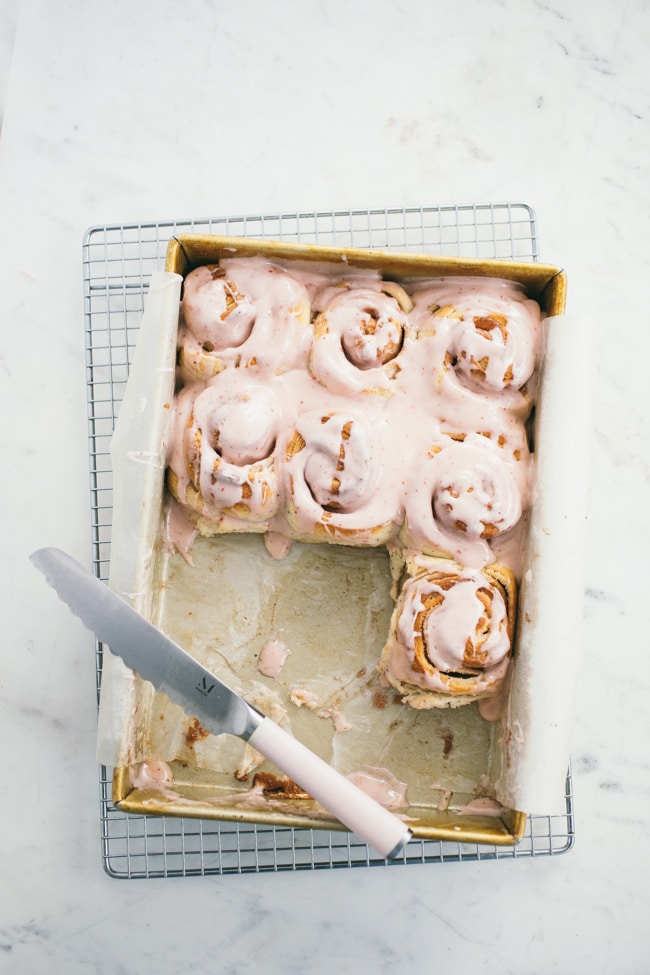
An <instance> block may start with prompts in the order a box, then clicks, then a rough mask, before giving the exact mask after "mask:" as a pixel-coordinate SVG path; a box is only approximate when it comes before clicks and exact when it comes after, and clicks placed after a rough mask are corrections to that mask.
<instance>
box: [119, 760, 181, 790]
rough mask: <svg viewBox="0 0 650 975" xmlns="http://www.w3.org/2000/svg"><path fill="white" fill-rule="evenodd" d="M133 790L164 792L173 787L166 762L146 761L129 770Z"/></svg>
mask: <svg viewBox="0 0 650 975" xmlns="http://www.w3.org/2000/svg"><path fill="white" fill-rule="evenodd" d="M129 776H130V778H131V785H132V786H133V788H134V789H147V790H151V789H153V790H154V791H159V792H165V791H167V790H168V789H169V788H171V786H173V785H174V774H173V772H172V770H171V768H170V767H169V765H168V764H167V763H166V762H158V761H148V762H142V763H141V764H140V765H132V766H131V767H130V768H129Z"/></svg>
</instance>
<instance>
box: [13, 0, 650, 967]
mask: <svg viewBox="0 0 650 975" xmlns="http://www.w3.org/2000/svg"><path fill="white" fill-rule="evenodd" d="M14 14H15V17H14ZM14 20H15V22H16V34H15V45H14V48H13V60H12V61H11V69H10V71H9V70H8V63H9V62H8V60H7V58H6V57H4V62H3V70H5V75H6V83H5V81H4V80H3V84H2V88H0V91H1V92H2V93H3V94H4V95H5V96H6V105H5V106H4V112H3V128H2V135H1V142H0V219H1V229H2V233H1V239H0V281H1V287H0V321H1V322H2V336H3V338H2V344H1V346H0V364H1V369H2V382H1V383H0V390H1V392H0V395H1V396H2V407H1V414H0V415H1V416H2V428H1V429H2V450H3V458H4V463H3V467H4V476H3V478H2V511H3V546H2V562H3V578H4V590H5V597H4V599H3V621H4V639H3V651H2V661H3V662H2V670H1V677H0V694H1V702H2V704H1V707H0V727H1V729H2V732H1V740H2V782H3V802H2V806H1V808H2V813H1V815H0V822H2V831H1V833H0V850H1V856H2V859H1V861H0V876H1V877H2V890H3V896H2V908H1V910H0V971H1V972H12V973H13V972H21V973H22V972H35V971H39V970H41V968H42V967H44V965H45V964H46V963H47V964H48V966H49V970H51V971H55V972H59V971H61V972H63V971H65V972H67V973H68V975H76V973H82V972H83V973H86V972H100V971H101V972H104V971H110V972H114V973H126V972H129V973H145V972H151V971H156V972H157V973H159V975H168V973H169V975H171V973H180V972H206V971H219V972H222V973H237V975H240V973H241V975H243V973H249V972H250V973H252V972H262V971H264V972H283V973H293V972H295V973H299V972H300V973H301V972H305V971H309V972H326V971H330V969H331V967H332V966H335V967H336V968H338V969H339V970H341V971H343V972H347V971H350V972H352V971H360V972H363V971H371V970H375V971H380V972H388V971H399V972H410V971H413V972H414V971H418V970H420V968H423V969H424V968H426V970H429V969H433V968H434V967H438V966H440V965H444V967H445V968H446V969H447V968H450V969H452V970H455V971H467V972H478V971H480V972H483V973H495V975H496V973H499V975H501V973H505V972H513V973H514V972H516V973H518V975H522V973H573V972H591V973H601V972H602V973H606V972H612V971H617V972H623V973H626V975H631V973H645V972H648V971H649V970H650V959H649V957H648V955H649V953H650V952H649V949H650V937H649V935H648V922H647V903H648V895H649V893H650V892H649V890H648V874H649V867H650V843H649V841H648V834H647V824H648V804H649V802H650V760H649V759H648V743H649V742H650V721H649V718H648V714H649V708H648V697H649V694H650V681H649V680H648V676H647V671H646V666H647V661H646V658H647V646H646V642H647V641H646V629H647V626H646V621H647V603H648V599H647V592H646V587H647V581H648V571H647V564H648V562H647V553H648V551H650V519H649V518H648V514H647V511H648V504H649V503H650V487H649V481H650V463H649V459H650V451H649V449H648V448H649V444H648V426H647V415H648V409H647V392H646V390H647V363H648V361H649V360H650V329H649V328H648V322H647V317H648V315H647V277H648V273H649V271H650V268H649V261H648V246H647V242H648V238H649V231H650V188H649V187H650V183H649V181H648V175H647V174H648V164H649V162H650V59H649V58H648V50H649V49H650V7H649V6H648V4H647V2H645V0H623V2H621V3H618V4H614V3H612V2H610V0H591V2H587V0H580V2H570V0H555V2H553V3H548V4H547V3H545V2H541V0H520V2H514V0H510V2H505V0H485V2H482V3H479V2H474V3H470V2H467V0H454V2H451V0H432V2H430V3H422V2H416V0H403V2H401V3H388V2H385V0H379V2H376V3H371V2H369V0H366V2H362V0H345V2H343V0H330V2H328V3H301V2H299V0H284V2H283V3H282V4H281V5H278V4H267V3H263V2H260V0H249V2H247V3H242V4H236V3H224V2H221V0H213V2H207V0H205V2H202V0H187V2H185V3H183V4H180V3H171V2H170V0H160V2H153V0H152V2H146V0H141V2H139V3H137V2H136V3H133V2H132V0H112V2H111V3H100V2H98V0H90V2H87V0H69V2H67V3H65V4H62V3H49V2H47V0H25V2H22V3H14V4H9V5H7V8H6V12H5V13H3V16H2V18H0V27H1V28H2V29H3V30H4V31H5V35H7V33H9V34H11V33H12V30H13V24H14ZM10 48H11V44H10V41H9V39H8V38H7V40H6V43H5V38H3V42H2V50H3V52H4V51H5V50H6V51H9V50H10ZM499 200H524V201H526V202H529V203H531V204H532V205H533V206H534V207H535V209H536V212H537V216H538V222H539V231H540V238H541V245H542V248H541V251H542V253H541V257H542V258H543V259H547V260H549V261H552V262H556V263H560V264H562V265H564V267H565V268H566V269H567V271H568V275H569V289H570V290H569V310H570V311H571V312H572V313H574V314H576V315H577V314H580V315H585V316H587V317H588V319H589V321H590V323H591V325H592V327H593V330H594V334H595V343H596V349H597V357H598V362H599V371H598V377H597V393H596V402H595V423H594V428H595V436H594V469H593V492H592V499H591V508H590V513H589V542H588V552H587V578H586V587H587V588H586V598H585V614H584V615H585V641H584V644H585V651H584V666H583V671H582V676H581V682H580V689H579V693H578V697H577V702H576V720H575V728H574V748H573V762H574V773H575V795H576V810H577V823H576V827H577V843H576V846H575V848H574V850H573V851H572V852H571V853H569V854H568V855H566V856H563V857H557V858H554V859H545V860H522V861H517V862H502V863H487V864H459V865H444V866H430V867H408V868H403V869H402V868H400V869H383V868H378V869H373V870H365V869H359V870H352V871H345V870H344V871H337V872H321V873H318V874H311V873H297V874H282V875H275V876H274V875H266V876H255V875H247V876H241V877H239V876H234V877H228V878H209V879H208V878H206V879H200V878H199V879H191V880H161V881H141V882H124V883H119V882H117V881H114V880H111V879H109V878H108V877H107V876H105V875H104V873H103V872H102V869H101V865H100V850H99V839H98V838H99V827H98V808H97V785H96V769H95V765H94V734H95V704H94V693H93V687H94V661H93V658H92V651H91V646H90V644H89V640H88V636H87V635H86V633H85V632H84V631H83V630H82V628H81V626H80V624H77V623H76V622H75V621H74V620H73V619H72V618H71V616H70V615H69V614H68V612H67V610H66V609H64V608H63V607H62V606H60V605H59V604H58V603H57V601H56V599H55V597H53V596H52V595H50V593H49V592H48V591H46V590H45V588H44V586H43V584H42V581H41V579H40V578H39V577H37V576H36V573H35V572H34V571H33V569H32V567H31V566H30V565H29V564H28V562H27V554H28V553H29V552H30V551H32V550H33V549H34V548H36V547H38V546H40V545H44V544H54V545H58V546H60V547H62V548H65V549H67V550H68V551H70V552H71V553H72V554H73V555H76V556H77V557H78V558H80V559H81V560H82V561H85V562H86V563H88V561H89V558H90V547H89V546H90V530H89V515H88V475H87V455H86V420H85V386H84V383H85V370H84V353H83V333H82V324H83V321H82V313H83V307H82V292H81V263H80V258H81V239H82V235H83V232H84V230H85V229H86V228H87V227H88V226H90V225H92V224H95V223H105V222H121V221H133V220H139V219H143V220H152V219H153V220H155V219H162V218H167V217H185V216H205V215H216V214H227V213H232V214H238V213H244V212H246V213H259V212H276V211H278V210H283V209H288V210H293V211H295V210H296V209H301V208H305V209H308V210H311V209H315V208H321V207H325V208H331V207H342V208H347V207H349V206H356V207H359V206H362V207H366V206H371V207H372V206H385V205H389V206H390V205H402V204H406V205H411V204H421V203H464V202H482V201H499ZM582 382H583V376H582V374H581V363H580V362H576V395H580V388H581V383H582ZM567 423H571V411H570V409H568V410H567ZM567 489H568V490H570V489H571V486H570V485H567Z"/></svg>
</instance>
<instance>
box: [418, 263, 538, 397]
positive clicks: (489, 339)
mask: <svg viewBox="0 0 650 975" xmlns="http://www.w3.org/2000/svg"><path fill="white" fill-rule="evenodd" d="M413 319H414V322H415V323H416V324H417V327H418V328H419V330H421V331H422V332H425V333H426V332H439V333H441V334H442V335H443V336H444V345H445V355H444V366H445V367H446V368H447V369H448V370H451V371H452V372H453V374H455V376H456V378H457V379H458V381H459V382H460V383H461V384H462V385H464V386H466V387H467V388H469V389H471V390H474V391H476V392H479V393H482V394H484V395H488V396H493V395H496V394H503V393H504V392H508V391H517V390H520V389H521V388H522V387H523V386H524V385H525V383H527V382H528V380H529V379H530V377H531V375H532V373H533V370H534V368H535V364H536V359H537V350H538V343H539V331H540V310H539V305H538V304H537V302H535V301H530V300H529V299H527V298H526V296H525V294H524V292H523V291H522V289H521V288H520V287H519V285H517V284H515V283H513V282H511V281H501V280H494V279H493V280H490V279H486V280H485V281H482V282H481V283H480V289H479V286H478V285H477V283H476V282H475V281H469V280H467V279H464V278H457V279H443V280H441V282H440V283H439V284H437V285H435V286H434V287H432V288H427V289H426V290H423V291H421V292H420V293H419V294H416V297H415V309H414V313H413Z"/></svg>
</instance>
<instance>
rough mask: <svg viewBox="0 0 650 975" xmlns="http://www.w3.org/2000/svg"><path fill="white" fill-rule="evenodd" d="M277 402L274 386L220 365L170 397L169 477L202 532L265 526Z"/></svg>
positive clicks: (272, 491) (273, 478)
mask: <svg viewBox="0 0 650 975" xmlns="http://www.w3.org/2000/svg"><path fill="white" fill-rule="evenodd" d="M280 426H281V409H280V405H279V403H278V401H277V398H276V395H275V393H274V392H273V390H272V389H271V388H270V387H269V386H267V385H264V384H263V383H255V382H254V381H251V380H250V379H249V378H248V376H247V375H246V374H245V373H240V372H236V371H232V370H228V371H226V372H222V373H220V374H219V375H217V376H216V377H215V378H214V379H213V380H212V381H211V382H210V383H208V384H199V383H194V384H191V385H189V386H186V387H185V388H184V389H182V390H181V391H180V392H179V393H178V395H177V397H176V400H175V404H174V418H173V430H172V436H171V438H170V444H171V448H170V453H169V457H168V476H167V483H168V486H169V489H170V491H171V493H172V495H173V496H174V497H175V498H176V499H177V500H178V501H179V502H180V503H181V504H183V505H185V506H186V507H188V508H190V509H191V510H192V511H194V512H196V513H197V514H199V515H200V516H201V522H200V529H201V531H202V532H203V533H204V534H211V533H216V532H219V531H238V530H239V531H265V530H266V527H267V524H268V521H269V520H270V519H271V518H272V517H273V515H274V514H275V513H276V511H277V509H278V505H279V495H278V487H277V475H276V471H275V458H274V449H275V444H276V437H277V435H278V431H279V429H280Z"/></svg>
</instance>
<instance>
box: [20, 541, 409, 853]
mask: <svg viewBox="0 0 650 975" xmlns="http://www.w3.org/2000/svg"><path fill="white" fill-rule="evenodd" d="M30 558H31V561H32V562H33V563H34V565H35V566H36V568H37V569H39V571H40V572H42V573H43V575H44V576H45V578H46V580H47V582H48V583H49V585H50V586H51V587H52V588H53V589H54V590H55V591H56V592H57V593H58V595H59V596H60V597H61V599H62V600H63V601H64V602H66V603H67V604H68V606H69V607H70V609H71V610H72V611H73V613H75V615H76V616H78V617H79V618H80V619H81V621H82V622H83V623H84V624H85V626H87V627H88V629H90V630H92V631H93V632H94V633H95V634H96V636H97V637H98V638H99V640H101V642H102V643H105V644H107V645H108V646H109V647H110V649H111V650H112V651H113V653H116V654H118V655H119V656H120V657H121V658H122V659H123V660H124V662H125V663H126V664H127V666H128V667H131V668H132V669H133V670H135V671H137V673H138V674H139V675H140V677H142V678H143V679H144V680H147V681H150V682H151V683H152V684H153V685H154V687H155V688H156V689H157V690H159V691H162V692H163V693H164V694H166V695H167V697H168V698H169V699H170V701H173V702H174V703H175V704H179V705H180V706H181V707H182V709H183V711H185V713H186V714H187V715H188V716H190V717H196V718H198V720H199V721H200V722H201V724H202V725H203V726H204V727H205V728H206V729H207V730H208V731H211V732H212V733H213V734H215V735H220V734H224V733H228V734H232V735H237V736H239V737H240V738H243V739H244V741H248V742H249V743H250V744H251V745H252V746H253V747H254V748H255V749H257V751H259V752H261V754H262V755H264V756H266V758H268V759H270V760H271V761H272V762H273V763H274V764H275V765H276V766H277V767H278V768H279V769H281V770H282V771H283V772H285V773H286V774H287V775H289V776H290V777H291V778H292V779H293V780H294V781H295V782H297V783H298V785H300V786H301V788H303V789H304V790H305V791H306V792H308V793H309V794H310V795H312V796H313V797H314V799H316V800H317V801H318V802H319V803H320V804H321V805H322V806H324V807H325V809H327V810H328V812H329V813H331V814H332V815H333V816H334V817H335V818H336V819H338V820H339V821H340V822H341V823H342V824H343V825H344V826H347V827H348V829H350V830H352V831H353V832H354V833H357V834H358V835H359V836H360V837H361V838H362V839H363V840H365V842H366V843H368V845H369V846H371V847H373V849H375V850H376V851H377V852H378V853H379V854H380V855H381V856H383V857H387V858H394V857H395V856H397V855H398V854H399V853H400V852H401V851H402V850H403V848H404V846H405V845H406V843H408V841H409V839H410V838H411V831H410V830H409V829H408V828H407V827H406V826H405V824H404V823H403V822H402V820H401V819H399V818H398V817H397V816H395V815H393V813H391V812H389V811H388V810H387V809H385V808H384V807H383V806H381V805H380V804H379V803H378V802H375V800H374V799H372V798H371V797H370V796H368V795H366V793H365V792H363V791H362V790H361V789H359V788H358V787H357V786H356V785H354V784H353V783H352V782H350V781H349V780H348V779H346V778H345V777H344V776H343V775H341V774H340V773H339V772H337V771H336V770H335V769H333V768H332V767H331V766H330V765H328V764H327V763H326V762H324V761H323V760H322V759H321V758H319V757H318V756H317V755H315V754H314V753H313V752H312V751H310V750H309V749H308V748H306V747H305V746H304V745H302V744H301V743H300V742H299V741H297V740H296V739H295V738H294V737H293V736H292V735H290V734H288V733H287V732H286V731H284V730H283V729H282V728H280V726H279V725H277V724H276V723H275V722H274V721H272V720H271V719H270V718H267V717H264V715H262V714H261V713H260V712H259V711H257V710H256V709H255V708H254V707H252V705H250V704H248V703H247V702H246V701H245V700H244V698H242V697H240V696H239V694H236V693H235V692H234V691H233V690H231V688H229V687H227V686H226V684H224V683H223V682H222V681H221V680H219V678H218V677H216V676H215V675H214V674H213V673H212V672H211V671H210V670H208V669H207V668H206V667H203V666H202V664H200V663H198V661H196V660H195V659H194V658H193V657H192V656H191V655H190V654H189V653H187V651H186V650H183V648H182V647H180V646H178V644H177V643H174V641H173V640H170V639H169V637H167V636H165V634H164V633H163V632H162V631H161V630H159V629H158V628H157V627H155V626H154V625H153V624H152V623H149V622H148V620H146V619H145V618H144V617H143V616H141V615H140V613H138V612H136V610H134V609H133V608H132V607H131V606H129V605H128V604H127V603H126V602H125V601H124V600H123V599H121V598H120V597H119V596H118V595H117V594H116V593H114V592H113V590H112V589H110V588H109V587H108V586H107V585H105V584H104V583H103V582H101V581H100V580H99V579H97V578H96V577H95V576H94V575H92V573H90V572H88V571H86V569H84V568H83V567H82V566H81V565H80V564H79V563H78V562H76V561H75V559H73V558H72V557H71V556H70V555H68V554H67V553H65V552H62V551H60V550H59V549H56V548H42V549H39V550H38V551H36V552H34V553H33V554H32V555H31V556H30Z"/></svg>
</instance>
